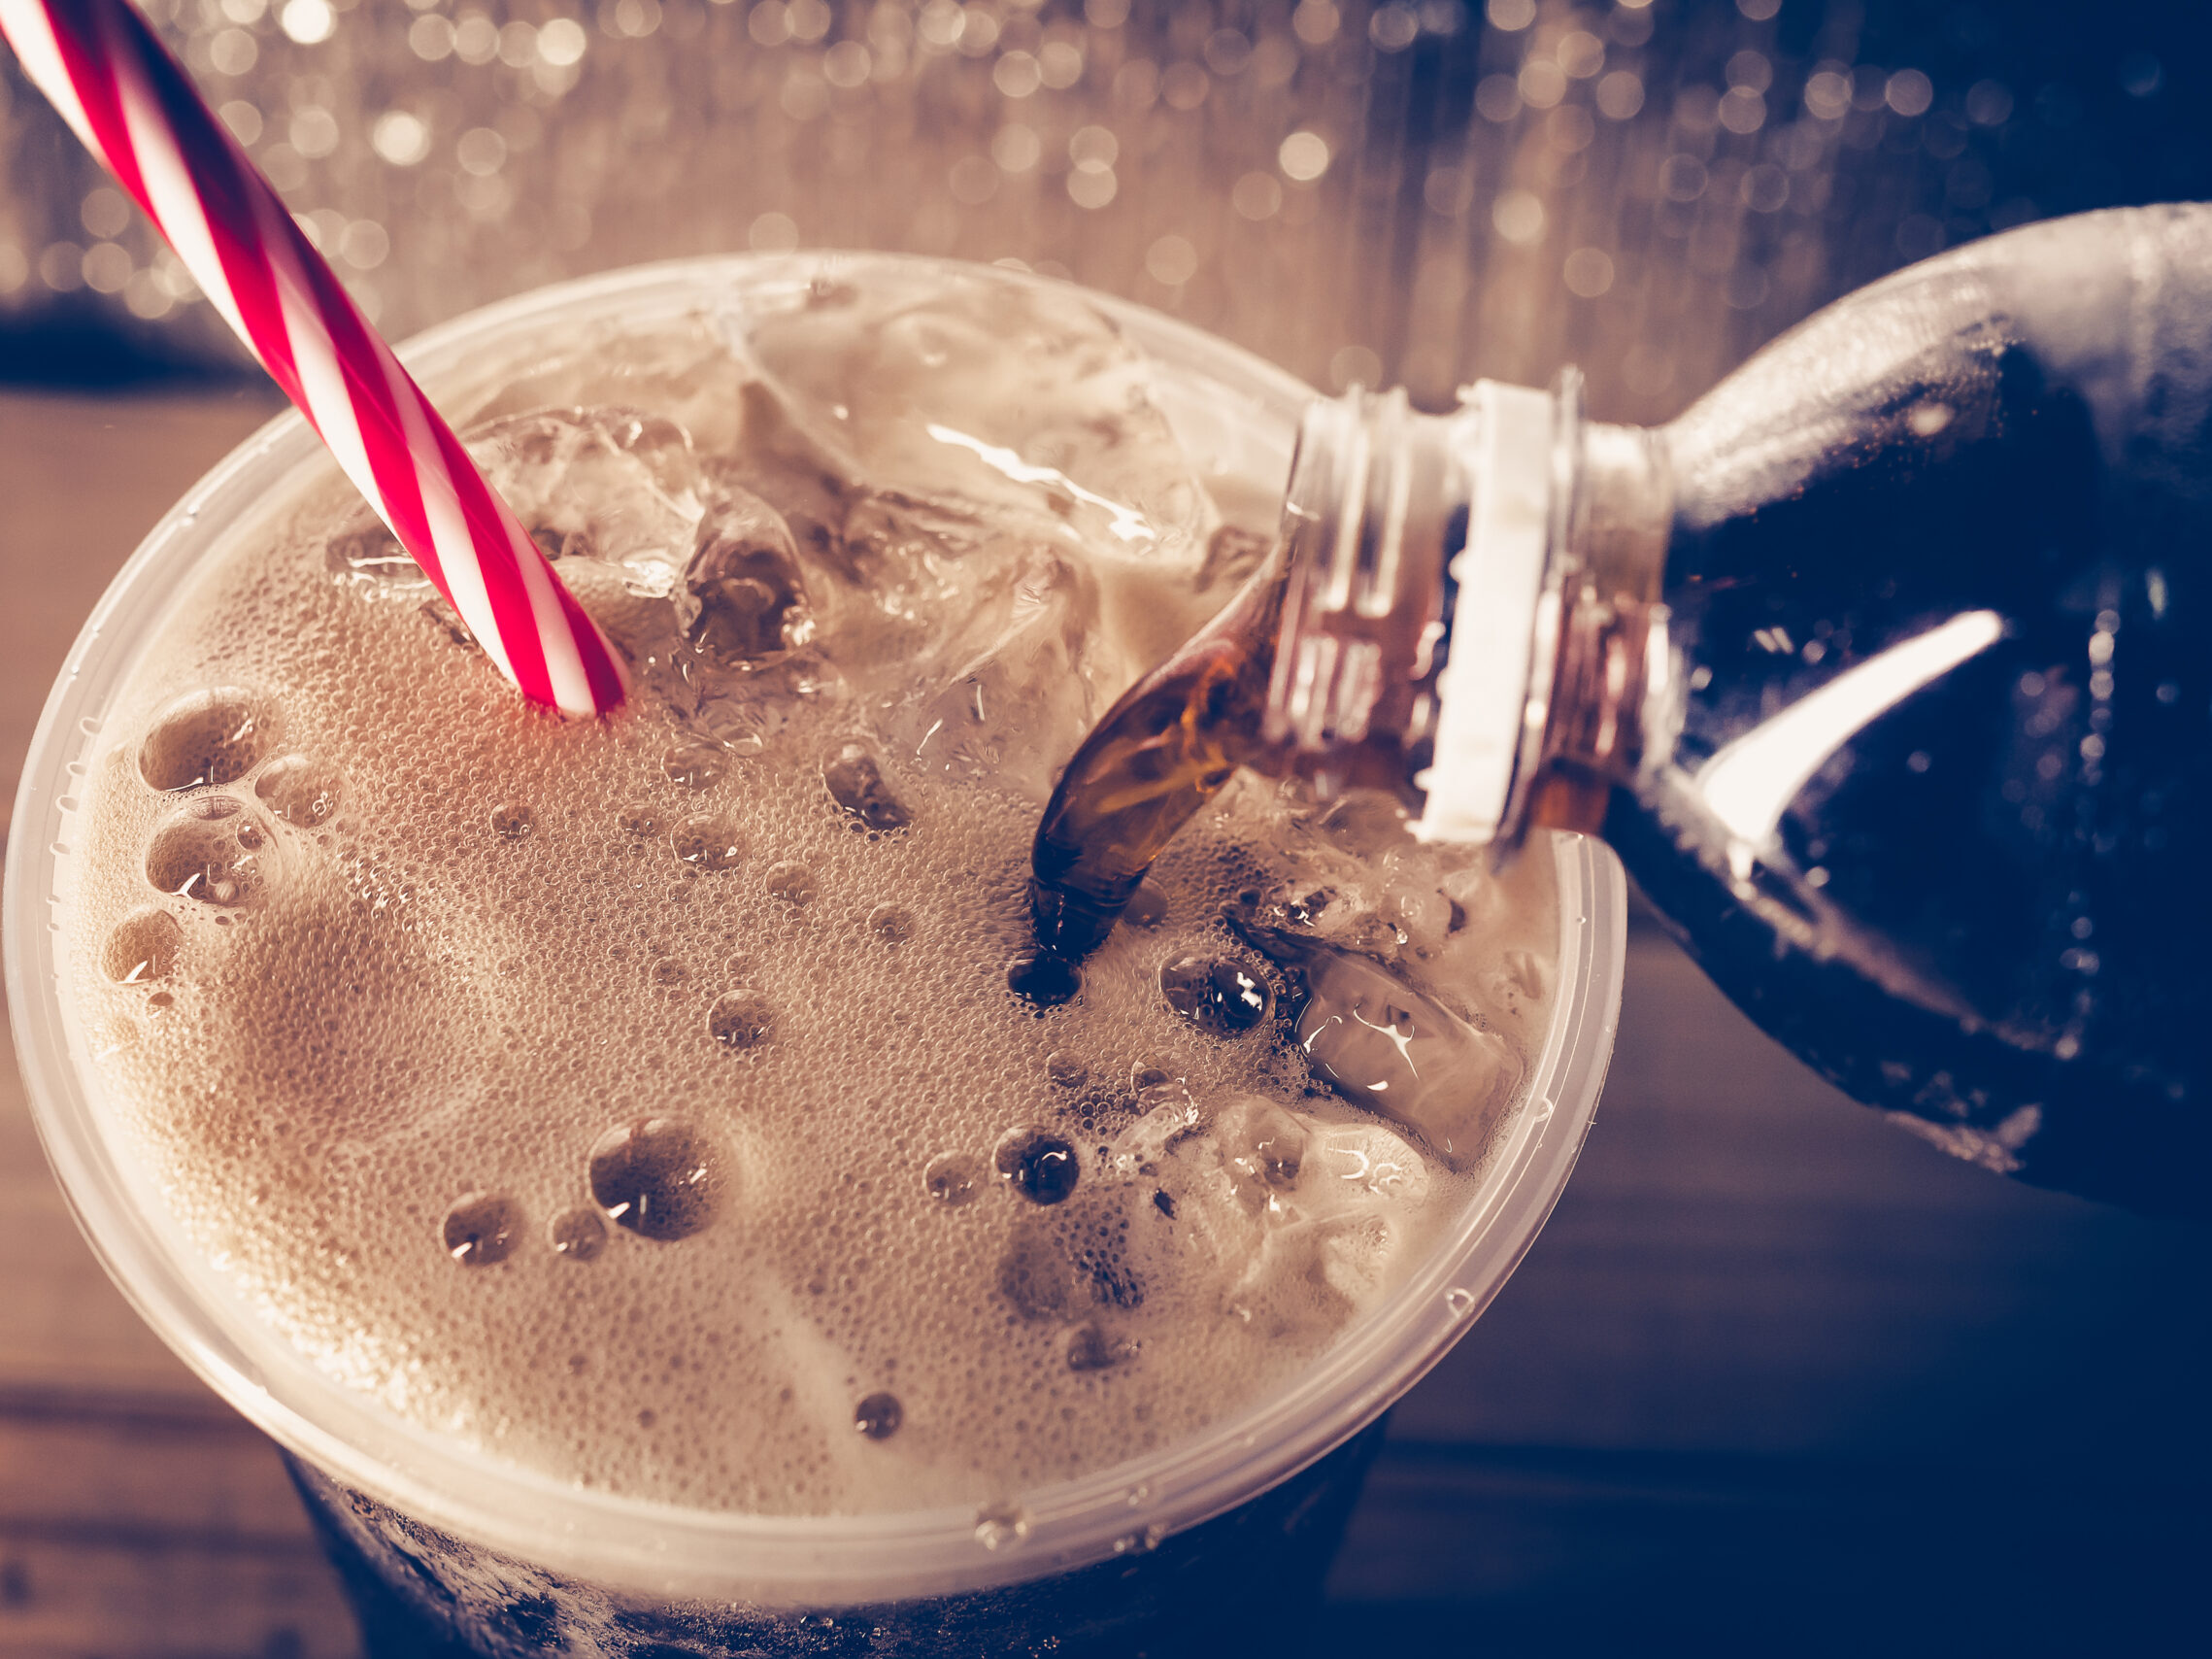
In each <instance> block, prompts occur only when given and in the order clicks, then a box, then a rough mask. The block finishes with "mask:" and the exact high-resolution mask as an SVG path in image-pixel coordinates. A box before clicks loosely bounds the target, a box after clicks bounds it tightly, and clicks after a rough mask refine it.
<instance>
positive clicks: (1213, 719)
mask: <svg viewBox="0 0 2212 1659" xmlns="http://www.w3.org/2000/svg"><path fill="white" fill-rule="evenodd" d="M1282 604H1283V572H1282V568H1281V562H1280V557H1279V556H1278V558H1277V559H1270V560H1269V561H1268V562H1267V563H1266V564H1265V565H1263V566H1262V567H1261V568H1260V569H1259V570H1258V571H1257V572H1256V573H1255V575H1254V576H1253V578H1252V580H1251V582H1250V583H1249V584H1248V585H1247V586H1246V587H1245V589H1244V590H1243V592H1240V593H1238V595H1237V596H1236V597H1235V598H1234V599H1232V600H1231V601H1230V602H1229V604H1228V605H1227V607H1226V608H1225V609H1223V611H1222V613H1221V614H1220V615H1219V616H1217V617H1216V618H1215V619H1214V620H1213V621H1212V622H1210V623H1208V624H1207V625H1206V626H1205V627H1204V628H1202V629H1200V630H1199V632H1198V633H1197V634H1195V635H1194V636H1193V637H1192V638H1190V640H1189V641H1188V642H1186V643H1185V644H1184V645H1183V646H1182V647H1181V648H1180V649H1179V650H1177V651H1176V652H1175V654H1174V655H1173V656H1171V657H1170V658H1168V660H1166V661H1164V662H1162V663H1161V664H1160V665H1159V666H1158V667H1156V668H1155V669H1154V670H1153V671H1152V672H1151V673H1149V674H1147V675H1146V676H1145V677H1144V678H1143V679H1141V680H1139V681H1138V682H1137V683H1136V684H1135V685H1134V686H1132V687H1130V688H1129V690H1128V691H1127V692H1126V693H1124V694H1123V696H1122V697H1121V699H1120V700H1119V701H1118V702H1116V703H1115V704H1114V706H1113V707H1112V708H1111V709H1109V710H1107V712H1106V716H1105V718H1104V719H1102V720H1101V721H1099V723H1098V724H1097V725H1096V726H1095V727H1093V728H1091V730H1090V732H1089V735H1088V736H1086V737H1085V738H1084V740H1083V745H1082V747H1081V748H1079V749H1078V750H1077V751H1076V752H1075V757H1074V759H1072V760H1071V761H1069V762H1068V763H1067V767H1066V769H1065V770H1064V771H1062V772H1061V774H1060V777H1059V781H1058V783H1057V784H1056V786H1055V788H1054V790H1053V796H1052V800H1051V801H1050V802H1049V803H1048V804H1047V806H1046V808H1045V816H1044V819H1043V820H1042V822H1040V823H1039V825H1038V827H1037V839H1036V843H1035V845H1034V847H1033V849H1032V853H1031V869H1032V872H1033V873H1032V879H1031V882H1030V889H1029V894H1030V906H1031V909H1032V911H1033V913H1034V916H1035V920H1036V931H1037V949H1036V951H1035V952H1033V953H1029V954H1026V955H1024V956H1023V957H1022V958H1021V959H1019V960H1018V961H1017V963H1016V964H1015V966H1014V968H1013V970H1012V974H1011V979H1012V983H1013V985H1014V988H1015V989H1016V990H1017V991H1019V992H1021V993H1022V995H1023V996H1026V997H1028V998H1030V999H1032V1000H1034V1001H1038V1002H1042V1003H1052V1002H1059V1001H1065V1000H1067V999H1069V998H1070V997H1072V996H1074V995H1075V991H1076V989H1077V986H1078V984H1079V979H1078V976H1077V974H1076V972H1075V970H1074V967H1073V965H1075V964H1079V963H1081V962H1082V961H1083V959H1084V958H1085V957H1087V956H1089V954H1090V953H1091V952H1092V951H1094V950H1096V949H1097V948H1098V947H1099V946H1100V945H1102V944H1104V943H1105V942H1106V935H1107V934H1108V933H1111V932H1112V931H1114V923H1115V921H1116V920H1117V919H1118V918H1119V917H1120V916H1121V914H1122V912H1123V910H1124V909H1126V908H1127V907H1128V904H1129V901H1130V900H1131V899H1132V898H1134V897H1136V892H1137V888H1138V887H1139V885H1140V884H1141V883H1142V882H1143V881H1144V877H1145V872H1146V871H1147V870H1149V869H1151V868H1152V866H1153V862H1154V861H1155V860H1156V859H1157V858H1158V857H1159V855H1160V854H1161V853H1162V852H1164V851H1165V850H1166V848H1167V844H1168V842H1170V841H1172V840H1173V839H1174V838H1175V833H1176V831H1177V830H1179V829H1182V828H1183V826H1184V825H1185V824H1187V823H1189V822H1190V818H1191V816H1192V815H1193V814H1195V813H1196V812H1197V810H1198V809H1199V808H1200V807H1201V806H1203V805H1205V803H1206V802H1207V801H1209V800H1211V799H1212V798H1213V797H1214V796H1217V795H1219V794H1220V793H1221V792H1222V790H1223V788H1224V787H1226V785H1227V784H1228V781H1229V779H1230V778H1232V777H1234V776H1235V775H1236V769H1237V767H1238V766H1239V765H1253V764H1263V763H1264V762H1265V760H1266V757H1265V756H1264V755H1263V754H1262V753H1261V745H1260V743H1259V740H1258V732H1259V723H1260V716H1261V714H1262V712H1263V710H1264V709H1265V706H1266V701H1267V679H1268V674H1269V672H1270V669H1271V666H1272V662H1273V649H1274V644H1275V631H1276V626H1277V623H1278V621H1279V619H1280V617H1281V614H1282Z"/></svg>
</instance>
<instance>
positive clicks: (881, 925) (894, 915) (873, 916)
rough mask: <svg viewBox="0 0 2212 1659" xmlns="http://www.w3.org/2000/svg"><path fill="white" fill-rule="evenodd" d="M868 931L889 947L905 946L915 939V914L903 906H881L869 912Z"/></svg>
mask: <svg viewBox="0 0 2212 1659" xmlns="http://www.w3.org/2000/svg"><path fill="white" fill-rule="evenodd" d="M868 931H869V932H871V933H873V934H875V935H876V937H877V938H879V939H881V940H883V941H884V943H885V944H887V945H903V944H905V943H906V941H907V940H909V939H911V938H913V937H914V912H913V911H911V910H909V909H908V908H907V907H906V906H905V905H903V904H879V905H877V906H876V907H875V908H874V909H873V910H871V911H869V912H868Z"/></svg>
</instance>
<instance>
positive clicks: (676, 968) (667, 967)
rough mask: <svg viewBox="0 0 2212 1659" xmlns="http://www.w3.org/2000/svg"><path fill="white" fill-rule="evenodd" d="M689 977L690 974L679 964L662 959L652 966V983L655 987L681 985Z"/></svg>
mask: <svg viewBox="0 0 2212 1659" xmlns="http://www.w3.org/2000/svg"><path fill="white" fill-rule="evenodd" d="M690 977H691V976H690V973H689V972H688V971H687V969H686V968H685V966H684V965H683V964H682V963H680V962H669V961H667V960H665V959H663V960H662V961H659V962H656V963H654V965H653V982H654V984H655V985H681V984H683V983H684V981H685V980H687V979H688V978H690Z"/></svg>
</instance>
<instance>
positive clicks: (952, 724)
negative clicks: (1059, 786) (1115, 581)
mask: <svg viewBox="0 0 2212 1659" xmlns="http://www.w3.org/2000/svg"><path fill="white" fill-rule="evenodd" d="M1097 614H1098V590H1097V583H1096V582H1095V581H1094V580H1092V579H1091V578H1090V577H1089V575H1088V574H1087V573H1086V572H1084V571H1082V570H1080V569H1079V568H1078V567H1077V566H1076V565H1075V564H1073V563H1071V562H1070V561H1069V560H1067V559H1062V558H1060V557H1059V556H1058V555H1057V554H1055V553H1051V552H1048V551H1046V550H1044V549H1042V548H1038V549H1032V550H1031V551H1030V552H1029V553H1028V554H1027V556H1026V557H1024V558H1023V559H1022V560H1021V561H1020V562H1019V563H1018V564H1016V565H1015V566H1014V567H1013V568H1012V569H1011V571H1009V572H1008V573H1007V575H1006V576H1004V577H1003V578H1001V579H1000V580H997V581H993V582H991V583H990V584H989V586H988V587H986V588H985V589H984V590H983V591H982V592H981V593H980V594H979V595H978V597H977V599H976V601H975V604H974V608H973V609H972V610H970V612H969V613H968V616H967V619H966V621H965V622H964V623H962V624H960V625H959V626H957V628H956V629H955V631H953V632H952V634H951V635H950V637H949V638H948V639H947V640H946V641H945V643H944V644H943V646H942V647H940V648H936V649H934V650H933V651H932V652H931V655H932V656H933V657H934V658H935V660H936V663H937V664H938V667H937V670H936V671H935V672H934V673H931V674H930V675H929V676H928V679H927V681H926V684H928V686H929V687H930V690H929V691H928V693H927V694H925V695H924V696H923V697H922V698H921V699H920V700H919V701H917V702H916V703H914V704H912V705H910V706H909V708H908V709H907V710H906V711H905V713H904V714H903V716H902V717H901V719H900V721H899V723H898V731H897V734H898V736H899V737H900V738H901V740H902V741H904V742H905V743H907V745H908V747H909V749H910V752H911V753H912V754H913V755H914V757H915V759H916V761H917V762H918V763H920V764H921V765H922V766H924V767H927V768H930V769H931V770H934V771H937V772H939V773H941V774H944V775H947V776H950V777H954V778H958V779H963V780H967V781H971V782H982V781H987V780H988V781H991V782H995V783H997V784H999V785H1001V786H1003V787H1005V788H1008V789H1012V790H1015V791H1018V792H1020V793H1022V794H1023V795H1025V796H1029V797H1031V798H1032V799H1035V800H1037V801H1039V802H1042V801H1043V800H1044V798H1045V797H1046V796H1048V795H1050V794H1051V793H1052V788H1053V783H1054V781H1055V780H1056V778H1057V777H1058V776H1059V772H1060V768H1061V767H1063V766H1064V765H1066V764H1067V761H1068V757H1069V756H1071V755H1072V754H1074V752H1075V745H1076V744H1077V743H1078V742H1079V741H1081V739H1082V736H1083V734H1084V732H1086V731H1087V730H1089V727H1090V723H1091V721H1092V720H1093V719H1094V718H1095V717H1096V715H1097V714H1098V712H1099V710H1100V708H1101V707H1102V706H1103V699H1102V697H1101V696H1100V694H1099V691H1098V688H1096V687H1095V686H1093V685H1092V683H1091V680H1090V676H1089V665H1088V655H1087V642H1088V635H1089V629H1090V627H1091V626H1092V624H1093V622H1094V621H1095V619H1096V617H1097Z"/></svg>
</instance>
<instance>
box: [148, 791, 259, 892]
mask: <svg viewBox="0 0 2212 1659" xmlns="http://www.w3.org/2000/svg"><path fill="white" fill-rule="evenodd" d="M264 839H265V837H264V836H263V834H262V832H261V830H260V829H259V828H258V827H257V826H255V825H254V823H253V821H252V820H251V818H250V817H249V816H248V815H247V814H246V811H245V809H244V808H243V807H241V806H240V805H239V803H238V802H237V801H235V800H232V799H231V798H230V797H229V796H220V795H210V796H201V797H200V798H199V799H197V800H195V801H193V802H191V804H189V805H188V806H186V807H185V808H184V811H183V812H181V813H179V814H178V815H177V816H176V817H175V818H172V819H171V820H170V821H169V822H168V824H166V825H165V826H163V827H162V829H160V830H159V831H157V832H156V833H155V835H154V837H153V841H152V844H151V846H149V847H148V848H147V849H146V879H147V880H149V881H151V883H153V885H154V886H155V887H157V888H159V889H160V890H161V891H162V892H163V893H174V894H175V895H177V897H180V898H191V899H197V900H198V901H199V902H200V903H202V904H213V905H217V906H218V907H220V908H223V909H232V908H235V907H237V906H239V905H242V904H246V903H249V902H251V900H252V898H253V897H254V896H255V895H256V894H257V893H258V892H259V890H260V886H261V867H260V860H259V857H258V854H259V851H260V848H261V846H262V843H263V841H264Z"/></svg>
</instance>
